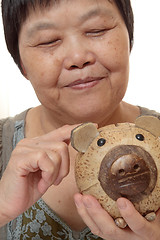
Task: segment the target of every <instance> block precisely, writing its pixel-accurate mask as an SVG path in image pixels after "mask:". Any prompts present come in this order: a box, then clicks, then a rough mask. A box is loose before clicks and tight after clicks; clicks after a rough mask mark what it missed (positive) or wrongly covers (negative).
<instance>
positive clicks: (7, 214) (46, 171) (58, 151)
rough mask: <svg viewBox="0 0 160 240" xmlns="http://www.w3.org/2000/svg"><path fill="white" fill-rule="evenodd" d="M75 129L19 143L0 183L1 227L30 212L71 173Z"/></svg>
mask: <svg viewBox="0 0 160 240" xmlns="http://www.w3.org/2000/svg"><path fill="white" fill-rule="evenodd" d="M76 126H77V125H74V126H64V127H62V128H59V129H57V130H54V131H52V132H50V133H48V134H46V135H44V136H41V137H37V138H33V139H27V138H25V139H23V140H21V141H20V142H19V143H18V144H17V146H16V148H15V149H14V151H13V152H12V155H11V158H10V161H9V163H8V166H7V168H6V170H5V172H4V174H3V177H2V179H1V181H0V226H2V225H4V224H5V223H7V222H9V221H10V220H12V219H14V218H15V217H17V216H18V215H19V214H21V213H22V212H24V211H25V210H27V209H28V208H29V207H30V206H32V205H33V204H34V203H35V202H36V201H37V200H38V199H39V198H40V197H41V196H42V195H43V194H44V193H45V192H46V191H47V189H48V188H49V187H50V186H51V185H52V184H55V185H58V184H59V183H60V182H61V181H62V179H63V178H64V177H65V176H66V175H67V174H68V172H69V162H70V161H69V152H68V144H69V142H70V134H71V130H72V129H73V128H75V127H76Z"/></svg>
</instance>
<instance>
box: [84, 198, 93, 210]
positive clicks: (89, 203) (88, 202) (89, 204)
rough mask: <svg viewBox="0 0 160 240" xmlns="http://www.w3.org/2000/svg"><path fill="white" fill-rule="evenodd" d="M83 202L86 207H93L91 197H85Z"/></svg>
mask: <svg viewBox="0 0 160 240" xmlns="http://www.w3.org/2000/svg"><path fill="white" fill-rule="evenodd" d="M83 203H84V206H85V207H86V208H91V207H92V203H91V201H90V200H89V199H84V201H83Z"/></svg>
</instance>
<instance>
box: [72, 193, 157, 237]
mask: <svg viewBox="0 0 160 240" xmlns="http://www.w3.org/2000/svg"><path fill="white" fill-rule="evenodd" d="M75 203H76V206H77V210H78V212H79V214H80V216H81V217H82V219H83V221H84V222H85V223H86V225H87V226H88V227H89V228H90V230H91V231H92V233H93V234H95V235H98V236H100V237H101V238H103V239H106V240H159V239H160V210H159V211H158V212H157V214H156V215H157V216H156V219H155V220H154V221H153V222H148V221H147V220H146V219H145V218H144V217H142V216H141V215H140V214H139V213H138V212H137V211H136V209H135V208H134V206H133V204H132V203H131V202H130V201H129V200H127V199H125V198H119V199H118V200H117V205H118V207H119V210H120V212H121V215H122V217H123V218H124V219H125V221H126V222H127V224H128V226H129V227H126V228H125V229H120V228H118V227H117V226H116V225H115V222H114V220H113V219H112V217H110V216H109V214H108V213H107V212H106V211H105V210H104V209H103V208H102V207H101V205H100V204H99V203H98V201H97V200H96V199H95V198H94V197H92V196H90V195H84V196H83V195H81V194H79V193H78V194H76V195H75Z"/></svg>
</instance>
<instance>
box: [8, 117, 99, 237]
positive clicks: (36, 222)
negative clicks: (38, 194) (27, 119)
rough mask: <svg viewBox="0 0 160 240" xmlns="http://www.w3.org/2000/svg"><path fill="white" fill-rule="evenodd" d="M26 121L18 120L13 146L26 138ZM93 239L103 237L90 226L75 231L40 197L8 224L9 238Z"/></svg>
mask: <svg viewBox="0 0 160 240" xmlns="http://www.w3.org/2000/svg"><path fill="white" fill-rule="evenodd" d="M24 125H25V124H24V121H23V120H22V121H17V122H16V124H15V132H14V137H13V148H15V146H16V144H17V143H18V142H19V141H20V140H21V139H23V138H24ZM27 239H29V240H44V239H45V240H56V239H57V240H61V239H62V240H63V239H64V240H68V239H69V240H75V239H79V240H92V239H99V240H100V239H102V238H100V237H98V236H96V235H93V234H92V233H91V231H90V229H89V228H88V227H86V228H85V229H84V230H83V231H81V232H75V231H73V230H72V229H71V228H70V227H69V226H67V224H66V223H65V222H63V220H62V219H60V217H59V216H57V215H56V213H55V212H53V210H52V209H50V208H49V207H48V206H47V204H46V203H45V202H44V201H43V200H42V199H39V200H38V201H37V202H36V203H35V204H34V205H33V206H32V207H31V208H30V209H28V210H27V211H26V212H24V213H23V214H21V215H20V216H18V217H17V218H16V219H15V220H13V221H11V222H10V223H9V224H8V226H7V240H27Z"/></svg>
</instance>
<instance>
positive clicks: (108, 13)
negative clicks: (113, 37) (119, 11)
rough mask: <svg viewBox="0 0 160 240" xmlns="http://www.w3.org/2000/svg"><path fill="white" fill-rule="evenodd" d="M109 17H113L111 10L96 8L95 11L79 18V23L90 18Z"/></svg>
mask: <svg viewBox="0 0 160 240" xmlns="http://www.w3.org/2000/svg"><path fill="white" fill-rule="evenodd" d="M101 15H102V16H104V15H105V16H110V17H113V13H112V11H111V10H109V9H103V8H96V9H92V10H90V11H89V12H87V13H86V14H84V15H82V16H81V17H80V20H81V21H86V20H88V19H90V18H92V17H96V16H101Z"/></svg>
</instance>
